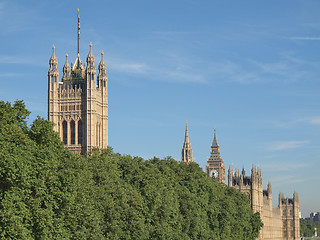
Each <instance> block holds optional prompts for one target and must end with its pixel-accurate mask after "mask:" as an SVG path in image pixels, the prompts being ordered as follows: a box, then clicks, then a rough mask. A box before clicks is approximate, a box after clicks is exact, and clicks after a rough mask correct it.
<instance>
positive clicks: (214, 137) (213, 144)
mask: <svg viewBox="0 0 320 240" xmlns="http://www.w3.org/2000/svg"><path fill="white" fill-rule="evenodd" d="M212 147H219V144H218V141H217V136H216V128H214V136H213V141H212Z"/></svg>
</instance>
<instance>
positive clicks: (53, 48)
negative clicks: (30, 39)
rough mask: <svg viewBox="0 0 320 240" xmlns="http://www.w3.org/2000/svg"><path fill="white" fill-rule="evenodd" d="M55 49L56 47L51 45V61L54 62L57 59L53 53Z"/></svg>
mask: <svg viewBox="0 0 320 240" xmlns="http://www.w3.org/2000/svg"><path fill="white" fill-rule="evenodd" d="M55 49H56V47H55V46H54V45H52V56H51V59H54V60H56V59H57V57H56V53H55Z"/></svg>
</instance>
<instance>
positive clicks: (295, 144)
mask: <svg viewBox="0 0 320 240" xmlns="http://www.w3.org/2000/svg"><path fill="white" fill-rule="evenodd" d="M308 143H309V141H279V142H275V143H272V144H271V145H270V146H269V150H273V151H281V150H287V149H296V148H301V147H304V146H305V145H306V144H308Z"/></svg>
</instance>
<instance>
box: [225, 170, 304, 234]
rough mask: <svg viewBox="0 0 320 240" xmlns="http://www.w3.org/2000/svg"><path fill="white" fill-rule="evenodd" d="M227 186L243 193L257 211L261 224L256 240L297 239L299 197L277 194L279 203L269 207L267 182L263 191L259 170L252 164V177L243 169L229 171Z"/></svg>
mask: <svg viewBox="0 0 320 240" xmlns="http://www.w3.org/2000/svg"><path fill="white" fill-rule="evenodd" d="M228 186H229V187H234V188H236V189H237V190H239V191H240V192H242V193H245V194H246V195H247V196H248V198H249V200H250V206H251V208H252V210H253V212H259V213H260V216H261V219H262V222H263V224H264V226H263V228H262V229H261V232H260V235H259V238H258V239H263V240H293V239H300V222H299V197H298V194H297V193H294V194H293V198H285V197H284V195H283V194H282V193H280V194H279V205H278V207H276V208H274V207H273V206H272V188H271V183H268V187H267V190H263V186H262V174H261V169H257V168H256V167H254V166H253V167H252V170H251V176H246V174H245V171H244V169H243V170H242V171H241V173H240V171H239V170H238V171H233V169H232V168H230V167H229V170H228Z"/></svg>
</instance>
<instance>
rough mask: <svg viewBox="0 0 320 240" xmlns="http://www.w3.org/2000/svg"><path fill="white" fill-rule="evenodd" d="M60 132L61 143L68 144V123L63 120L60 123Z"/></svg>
mask: <svg viewBox="0 0 320 240" xmlns="http://www.w3.org/2000/svg"><path fill="white" fill-rule="evenodd" d="M62 134H63V136H62V138H63V143H64V144H68V124H67V122H66V121H63V123H62Z"/></svg>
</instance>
